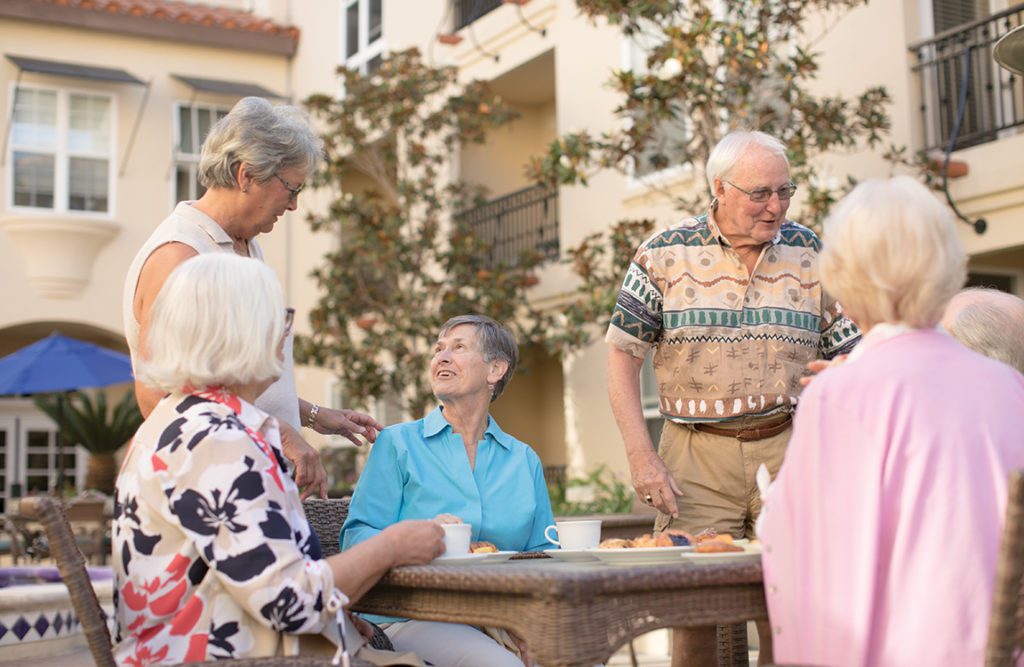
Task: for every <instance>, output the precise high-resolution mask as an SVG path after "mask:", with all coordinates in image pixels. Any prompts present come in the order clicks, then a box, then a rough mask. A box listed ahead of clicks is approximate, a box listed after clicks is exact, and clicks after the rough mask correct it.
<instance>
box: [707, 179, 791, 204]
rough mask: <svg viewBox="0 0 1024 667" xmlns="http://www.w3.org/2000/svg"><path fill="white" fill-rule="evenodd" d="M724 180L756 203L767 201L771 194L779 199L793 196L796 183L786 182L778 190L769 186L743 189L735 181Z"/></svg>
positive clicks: (783, 199) (784, 199) (782, 199)
mask: <svg viewBox="0 0 1024 667" xmlns="http://www.w3.org/2000/svg"><path fill="white" fill-rule="evenodd" d="M723 180H724V179H723ZM725 182H726V183H728V184H729V185H731V186H732V187H734V188H736V189H737V190H739V191H740V192H742V193H743V194H745V195H747V196H748V197H750V201H752V202H756V203H758V204H763V203H764V202H766V201H768V200H769V199H771V198H772V195H773V194H776V195H778V196H779V201H786V200H788V199H790V198H791V197H792V196H793V193H794V192H796V185H795V184H793V183H786V184H785V185H783V186H782V187H781V188H779V189H778V190H772V189H771V188H757V189H756V190H744V189H743V188H741V187H740V186H738V185H736V184H735V183H732V182H731V181H725Z"/></svg>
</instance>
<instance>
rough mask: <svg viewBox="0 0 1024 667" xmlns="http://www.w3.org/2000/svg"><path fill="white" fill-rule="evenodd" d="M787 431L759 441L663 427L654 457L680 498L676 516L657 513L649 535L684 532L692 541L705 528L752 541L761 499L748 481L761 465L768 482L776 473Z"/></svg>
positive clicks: (790, 431) (673, 425)
mask: <svg viewBox="0 0 1024 667" xmlns="http://www.w3.org/2000/svg"><path fill="white" fill-rule="evenodd" d="M792 434H793V429H792V427H790V428H788V429H786V430H785V431H783V432H782V433H779V434H778V435H774V436H772V437H769V438H765V439H763V440H754V441H749V442H741V441H739V440H737V439H736V438H730V437H727V436H723V435H715V434H712V433H706V432H704V431H697V430H695V429H693V428H692V427H690V426H686V425H683V424H677V423H675V422H671V421H666V422H665V427H664V429H663V430H662V432H661V443H660V445H659V447H658V454H659V455H660V456H661V459H662V460H663V461H664V462H665V465H666V466H668V469H669V471H670V472H671V473H672V476H673V477H674V478H675V480H676V484H678V485H679V488H680V490H681V491H682V492H683V495H682V497H681V498H678V499H677V502H678V504H679V516H678V517H677V518H675V519H673V518H672V517H671V516H670V515H668V514H662V513H660V512H659V513H658V517H657V519H655V522H654V530H655V531H656V532H657V531H661V530H664V529H666V528H676V529H679V530H685V531H686V532H688V533H691V534H694V535H696V534H697V533H699V532H700V531H702V530H704V529H705V528H714V529H715V530H717V531H718V532H719V533H729V534H730V535H732V536H733V537H734V538H742V537H746V538H753V537H755V535H754V521H755V520H756V519H757V515H758V514H759V513H760V511H761V494H760V492H759V491H758V489H757V482H756V481H755V479H754V476H755V475H756V474H757V469H758V467H759V466H760V465H761V464H762V463H763V464H765V465H766V466H767V467H768V472H769V473H771V476H772V479H775V476H776V475H777V474H778V472H779V467H780V466H781V465H782V460H783V457H784V456H785V454H786V445H787V444H788V443H789V438H790V436H791V435H792Z"/></svg>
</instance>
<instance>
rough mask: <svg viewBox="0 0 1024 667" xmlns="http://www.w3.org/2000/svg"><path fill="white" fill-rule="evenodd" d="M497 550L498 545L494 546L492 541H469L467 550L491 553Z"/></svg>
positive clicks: (477, 552) (476, 552) (475, 552)
mask: <svg viewBox="0 0 1024 667" xmlns="http://www.w3.org/2000/svg"><path fill="white" fill-rule="evenodd" d="M497 551H498V547H496V546H494V543H493V542H484V541H480V542H470V544H469V552H470V553H474V554H493V553H496V552H497Z"/></svg>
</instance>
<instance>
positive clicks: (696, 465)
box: [606, 132, 860, 666]
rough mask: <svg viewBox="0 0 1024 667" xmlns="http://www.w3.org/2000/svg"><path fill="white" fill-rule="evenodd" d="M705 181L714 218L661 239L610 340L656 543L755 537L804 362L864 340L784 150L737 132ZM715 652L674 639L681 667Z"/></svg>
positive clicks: (619, 307)
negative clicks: (828, 285)
mask: <svg viewBox="0 0 1024 667" xmlns="http://www.w3.org/2000/svg"><path fill="white" fill-rule="evenodd" d="M707 179H708V184H709V185H710V187H711V190H712V192H713V194H714V199H713V200H712V203H711V207H710V210H709V211H708V212H707V213H706V214H704V215H700V216H698V217H695V218H690V219H687V220H685V221H683V222H681V223H679V224H676V225H674V226H672V227H670V228H668V229H665V230H663V231H661V232H658V233H656V234H654V235H653V236H651V237H650V238H649V239H647V241H645V242H644V243H643V245H641V246H640V248H639V250H638V251H637V253H636V256H635V257H634V259H633V262H632V264H631V265H630V267H629V271H628V273H627V275H626V278H625V280H624V282H623V285H622V289H621V291H620V292H619V297H618V302H617V304H616V307H615V312H614V314H613V316H612V321H611V325H610V326H609V328H608V334H607V336H606V340H607V342H608V343H609V344H610V346H609V356H608V393H609V398H610V400H611V405H612V411H613V412H614V414H615V419H616V421H617V422H618V425H619V430H620V431H621V432H622V437H623V440H624V441H625V445H626V454H627V458H628V460H629V467H630V472H631V474H632V478H633V487H634V489H635V490H636V492H637V494H638V495H639V497H640V498H641V499H642V500H643V501H644V502H645V503H647V504H648V505H652V506H653V507H655V508H657V510H658V517H657V519H656V521H655V530H663V529H665V528H670V527H671V528H679V529H682V530H686V531H688V532H691V533H698V532H700V531H701V530H704V529H705V528H714V529H716V530H717V531H718V532H719V533H729V534H731V535H733V536H734V537H737V538H740V537H753V527H754V520H755V519H756V518H757V514H758V512H759V510H760V499H759V497H758V491H757V484H756V482H755V480H754V475H755V473H756V471H757V469H758V467H759V466H760V464H762V463H764V464H765V465H766V466H767V468H768V470H769V472H770V473H771V474H772V476H773V477H774V476H775V474H776V473H777V472H778V469H779V466H780V465H781V464H782V459H783V455H784V453H785V449H786V443H787V442H788V441H789V436H790V434H791V432H792V413H793V410H794V408H795V406H796V403H797V396H798V394H799V393H800V389H801V384H800V378H801V377H802V376H803V375H804V374H805V372H806V371H805V367H806V365H807V363H808V362H810V361H812V360H814V359H817V358H826V359H827V358H832V357H834V356H836V355H839V354H843V353H845V352H847V351H848V350H849V349H850V348H851V347H852V346H853V345H854V344H855V343H856V341H857V339H858V338H859V335H860V334H859V332H858V330H857V328H856V326H855V325H854V324H853V322H851V321H850V320H848V319H847V318H845V317H844V316H843V315H842V313H841V311H840V309H839V307H838V305H837V304H836V302H835V301H834V300H833V299H831V298H830V297H829V296H828V295H827V294H825V293H824V292H823V291H822V288H821V283H820V282H819V280H818V270H817V257H818V252H819V251H820V248H821V242H820V241H819V240H818V237H817V236H816V235H815V234H814V232H812V231H811V230H809V229H807V228H806V227H803V226H801V225H798V224H796V223H795V222H792V221H790V220H787V219H786V210H787V209H788V208H789V202H790V198H791V197H792V196H793V193H794V192H795V191H796V186H795V185H794V184H793V182H792V181H791V180H790V176H789V162H788V160H787V159H786V151H785V146H783V144H782V143H781V142H780V141H778V140H777V139H775V138H773V137H771V136H769V135H767V134H764V133H761V132H732V133H731V134H729V135H728V136H726V137H725V138H724V139H722V141H721V142H719V143H718V145H717V146H715V148H714V150H712V152H711V155H710V157H709V158H708V164H707ZM652 349H653V351H654V356H653V366H654V373H655V377H656V379H657V384H658V394H659V396H658V399H659V409H660V411H661V414H662V415H663V416H664V417H665V419H666V421H665V425H664V429H663V431H662V436H661V442H660V446H659V448H658V450H657V451H655V449H654V446H653V443H652V442H651V438H650V436H649V435H648V431H647V428H646V425H645V421H644V415H643V408H642V406H641V399H640V368H641V366H642V365H643V363H644V359H645V358H646V357H647V354H648V352H649V351H650V350H652ZM761 636H762V647H763V648H768V647H767V645H768V644H769V643H770V641H769V638H768V637H766V636H765V633H764V632H761ZM714 649H715V635H714V628H700V629H694V630H686V631H681V630H677V631H676V632H675V637H674V641H673V663H672V664H673V665H674V666H675V665H684V664H685V665H703V664H715V650H714ZM763 653H765V657H770V655H769V654H770V649H769V650H767V651H763Z"/></svg>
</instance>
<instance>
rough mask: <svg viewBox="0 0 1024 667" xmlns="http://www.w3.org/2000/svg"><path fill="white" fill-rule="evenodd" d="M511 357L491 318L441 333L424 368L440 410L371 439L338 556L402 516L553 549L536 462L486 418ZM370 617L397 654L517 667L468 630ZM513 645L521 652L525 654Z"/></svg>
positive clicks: (504, 542)
mask: <svg viewBox="0 0 1024 667" xmlns="http://www.w3.org/2000/svg"><path fill="white" fill-rule="evenodd" d="M518 360H519V349H518V347H517V346H516V342H515V339H514V338H513V337H512V334H511V333H509V331H508V330H507V329H505V327H503V326H502V325H500V324H498V323H497V322H495V321H494V320H492V319H490V318H488V317H483V316H479V315H463V316H460V317H454V318H452V319H450V320H448V321H447V322H446V323H445V324H444V326H443V327H441V331H440V333H439V335H438V338H437V343H436V344H435V347H434V356H433V358H432V359H431V362H430V383H431V387H432V388H433V390H434V395H435V396H436V397H437V399H438V401H440V403H441V406H440V407H438V408H435V409H434V411H433V412H431V413H430V414H429V415H427V416H426V417H425V418H424V419H420V420H418V421H414V422H406V423H404V424H397V425H395V426H391V427H389V428H386V429H384V430H383V431H382V432H381V434H380V435H379V436H378V437H377V441H376V443H374V445H373V449H372V450H371V451H370V457H369V460H368V461H367V462H366V467H365V468H364V469H363V473H362V475H361V476H360V478H359V484H358V486H357V487H356V491H355V495H353V496H352V504H351V506H350V509H349V514H348V520H347V521H345V525H344V527H343V528H342V530H341V538H340V540H341V548H342V549H348V548H351V547H352V546H354V545H356V544H359V543H360V542H363V541H365V540H368V539H370V538H371V537H373V536H374V535H377V534H378V533H380V532H381V531H382V530H384V529H385V528H387V527H388V526H390V525H392V524H394V523H397V522H399V521H403V520H405V519H431V518H434V519H436V520H438V521H442V522H443V521H448V520H452V517H458V519H461V520H462V521H464V522H465V523H468V524H471V525H472V526H473V540H474V541H480V540H485V541H488V542H493V543H494V545H495V546H496V547H497V548H498V549H500V550H503V551H504V550H509V551H537V550H541V549H549V548H551V547H552V545H551V544H550V543H549V542H548V541H547V540H546V539H545V537H544V529H545V528H546V527H547V526H549V525H551V524H552V523H554V517H553V516H552V514H551V500H550V499H549V498H548V490H547V486H546V485H545V483H544V473H543V468H542V466H541V463H540V459H539V458H538V457H537V454H536V453H534V451H533V450H532V449H530V447H529V446H528V445H526V444H524V443H522V442H520V441H519V440H516V439H515V438H513V437H512V436H510V435H508V434H507V433H505V432H504V431H502V430H501V428H499V427H498V424H497V423H496V422H495V421H494V419H493V418H491V416H490V415H489V414H488V407H489V406H490V404H491V402H492V401H494V400H495V399H496V398H498V396H500V395H501V392H502V391H503V390H504V388H505V387H506V386H507V385H508V382H509V380H510V379H511V377H512V373H513V372H514V371H515V367H516V363H517V362H518ZM371 618H372V617H371ZM374 620H376V621H378V622H379V623H380V625H381V626H382V627H383V628H384V631H385V632H386V633H387V634H388V636H390V637H391V641H392V643H393V644H394V645H395V648H396V650H399V651H404V650H415V651H416V653H417V654H419V655H420V656H421V657H423V658H424V659H426V660H428V661H430V662H432V663H433V664H435V665H438V667H441V666H445V665H452V666H457V665H494V666H498V667H504V666H506V665H508V666H510V667H521V666H522V665H523V661H522V660H520V658H519V657H517V656H516V655H515V654H514V653H513V652H511V651H509V650H506V649H505V648H503V647H502V645H501V644H499V643H497V642H496V641H495V640H494V639H491V638H490V637H489V636H487V635H486V634H484V633H483V632H480V631H479V630H478V629H476V628H473V627H470V626H467V625H457V624H452V623H434V622H429V621H410V620H405V619H395V618H376V619H374ZM405 647H410V648H409V649H406V648H405ZM517 648H519V649H520V651H521V652H522V653H523V654H524V655H525V650H524V647H521V646H518V647H517ZM526 661H527V662H528V661H529V660H528V658H526Z"/></svg>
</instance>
